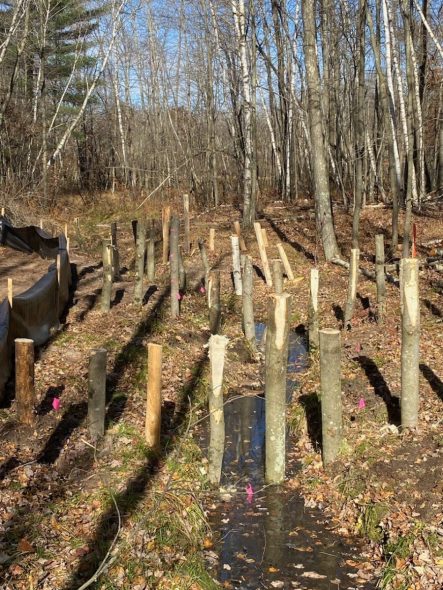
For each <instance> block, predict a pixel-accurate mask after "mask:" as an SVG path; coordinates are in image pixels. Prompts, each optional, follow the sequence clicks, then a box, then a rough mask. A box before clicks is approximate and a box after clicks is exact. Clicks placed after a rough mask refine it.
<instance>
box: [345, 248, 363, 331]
mask: <svg viewBox="0 0 443 590" xmlns="http://www.w3.org/2000/svg"><path fill="white" fill-rule="evenodd" d="M359 259H360V250H359V249H358V248H352V250H351V261H350V263H349V283H348V297H347V300H346V309H345V321H344V327H345V328H347V327H349V325H350V323H351V320H352V315H353V313H354V304H355V298H356V296H357V277H358V262H359Z"/></svg>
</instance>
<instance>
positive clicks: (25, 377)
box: [15, 338, 35, 426]
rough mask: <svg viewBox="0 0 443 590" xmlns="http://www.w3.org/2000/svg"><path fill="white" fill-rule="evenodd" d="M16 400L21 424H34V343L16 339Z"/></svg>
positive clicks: (27, 339) (28, 340)
mask: <svg viewBox="0 0 443 590" xmlns="http://www.w3.org/2000/svg"><path fill="white" fill-rule="evenodd" d="M15 400H16V404H17V419H18V421H19V422H20V423H21V424H27V425H28V426H31V425H32V424H34V418H35V415H34V407H35V386H34V341H33V340H30V339H29V338H16V339H15Z"/></svg>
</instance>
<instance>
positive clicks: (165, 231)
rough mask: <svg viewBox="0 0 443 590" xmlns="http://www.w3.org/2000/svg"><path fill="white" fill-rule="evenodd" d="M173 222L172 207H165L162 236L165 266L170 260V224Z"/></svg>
mask: <svg viewBox="0 0 443 590" xmlns="http://www.w3.org/2000/svg"><path fill="white" fill-rule="evenodd" d="M170 222H171V207H170V206H169V205H168V206H167V207H163V211H162V235H163V264H167V263H168V260H169V224H170Z"/></svg>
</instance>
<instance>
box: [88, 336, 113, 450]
mask: <svg viewBox="0 0 443 590" xmlns="http://www.w3.org/2000/svg"><path fill="white" fill-rule="evenodd" d="M107 356H108V353H107V351H106V349H105V348H97V349H95V350H93V351H91V355H90V357H89V371H88V392H89V395H88V429H89V436H90V437H91V438H92V440H95V441H96V440H98V439H99V438H102V437H103V436H104V434H105V413H106V361H107Z"/></svg>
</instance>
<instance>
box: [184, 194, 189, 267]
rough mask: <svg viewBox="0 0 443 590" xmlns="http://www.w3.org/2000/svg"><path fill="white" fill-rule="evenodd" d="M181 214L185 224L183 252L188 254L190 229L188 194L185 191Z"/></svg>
mask: <svg viewBox="0 0 443 590" xmlns="http://www.w3.org/2000/svg"><path fill="white" fill-rule="evenodd" d="M183 214H184V226H185V253H186V254H188V255H189V253H190V252H191V230H190V222H189V195H188V194H187V193H185V194H184V195H183Z"/></svg>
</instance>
